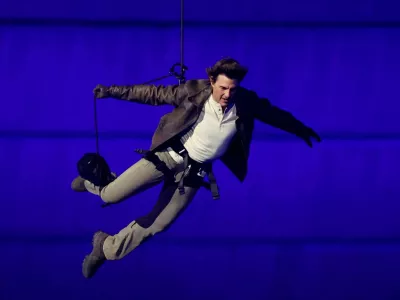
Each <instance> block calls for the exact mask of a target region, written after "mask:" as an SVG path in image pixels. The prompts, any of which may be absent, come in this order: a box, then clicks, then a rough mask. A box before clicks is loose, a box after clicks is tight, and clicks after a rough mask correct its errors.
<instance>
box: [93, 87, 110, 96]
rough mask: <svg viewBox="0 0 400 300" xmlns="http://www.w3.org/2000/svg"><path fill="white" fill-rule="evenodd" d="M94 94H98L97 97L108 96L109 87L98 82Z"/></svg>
mask: <svg viewBox="0 0 400 300" xmlns="http://www.w3.org/2000/svg"><path fill="white" fill-rule="evenodd" d="M93 94H94V95H95V96H96V98H98V99H101V98H108V97H109V93H108V87H106V86H104V85H102V84H98V85H96V87H95V88H94V90H93Z"/></svg>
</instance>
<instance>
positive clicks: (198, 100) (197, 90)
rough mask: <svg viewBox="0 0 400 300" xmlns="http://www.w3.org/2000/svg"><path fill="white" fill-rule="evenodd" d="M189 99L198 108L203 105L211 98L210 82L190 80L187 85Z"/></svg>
mask: <svg viewBox="0 0 400 300" xmlns="http://www.w3.org/2000/svg"><path fill="white" fill-rule="evenodd" d="M185 88H186V91H187V94H188V99H189V101H190V102H192V103H193V104H194V105H196V106H200V105H201V104H203V103H204V102H205V101H206V100H207V99H208V97H210V95H211V92H212V88H211V84H210V82H209V81H208V80H206V79H202V80H189V81H187V82H186V83H185Z"/></svg>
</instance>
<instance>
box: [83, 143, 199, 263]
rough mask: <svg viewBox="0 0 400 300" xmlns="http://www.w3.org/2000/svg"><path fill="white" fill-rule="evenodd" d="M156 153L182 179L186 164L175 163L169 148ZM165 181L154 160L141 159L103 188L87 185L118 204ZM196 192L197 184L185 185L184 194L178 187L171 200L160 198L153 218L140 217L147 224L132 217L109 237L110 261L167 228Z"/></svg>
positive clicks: (106, 246)
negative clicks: (195, 185)
mask: <svg viewBox="0 0 400 300" xmlns="http://www.w3.org/2000/svg"><path fill="white" fill-rule="evenodd" d="M156 155H157V157H158V158H159V159H160V160H161V161H162V162H164V163H165V164H166V166H167V167H168V169H169V170H171V171H172V173H173V174H175V176H176V178H177V179H179V177H180V175H181V174H182V172H183V164H178V163H176V162H175V160H173V159H172V157H171V156H170V155H169V153H168V152H167V151H161V152H157V153H156ZM163 180H164V174H163V173H162V172H161V171H160V170H158V169H156V166H155V165H154V164H153V163H152V162H150V161H148V160H146V159H144V158H142V159H140V160H139V161H138V162H137V163H135V164H134V165H132V166H131V167H130V168H128V169H127V170H126V171H125V172H124V173H122V174H121V175H119V176H118V177H117V178H116V179H115V180H114V181H113V182H111V183H110V184H109V185H107V186H106V187H104V188H102V189H101V190H100V188H99V187H97V186H94V185H93V184H92V183H90V182H89V181H85V187H86V189H87V190H88V191H89V192H91V193H93V194H96V195H98V196H100V197H101V199H102V200H103V201H104V202H106V203H118V202H121V201H123V200H125V199H127V198H128V197H131V196H133V195H137V194H138V193H140V192H143V191H145V190H147V189H148V188H151V187H153V186H155V185H157V184H159V183H161V182H163ZM197 191H198V188H197V187H188V186H185V193H184V194H183V195H181V194H180V193H179V191H178V190H177V189H176V190H173V191H172V192H171V196H169V197H167V198H169V199H165V198H166V197H165V196H164V197H160V199H159V200H158V202H157V204H156V205H155V207H154V209H153V211H152V212H150V214H149V216H150V217H147V216H144V217H142V218H141V219H142V220H150V223H149V222H147V223H148V224H147V225H146V226H143V224H140V223H141V222H139V221H138V220H133V221H131V222H130V223H129V224H128V225H127V226H126V227H125V228H123V229H122V230H121V231H120V232H119V233H117V234H115V235H110V236H109V237H107V239H106V240H105V242H104V245H103V251H104V254H105V256H106V258H107V259H108V260H116V259H121V258H123V257H124V256H126V255H127V254H129V253H130V252H131V251H132V250H134V249H135V248H136V247H137V246H139V245H140V243H141V242H142V241H143V240H144V239H145V238H147V237H149V236H153V235H154V234H156V233H158V232H160V231H162V230H164V229H166V227H167V226H168V225H170V224H171V223H172V222H173V221H174V220H175V218H176V217H177V215H178V214H179V213H180V212H181V211H182V209H184V208H185V207H186V205H187V204H188V203H189V202H190V201H191V200H192V199H193V197H194V196H195V195H196V193H197ZM143 223H146V222H143Z"/></svg>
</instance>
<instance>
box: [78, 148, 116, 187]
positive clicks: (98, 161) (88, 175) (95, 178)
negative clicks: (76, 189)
mask: <svg viewBox="0 0 400 300" xmlns="http://www.w3.org/2000/svg"><path fill="white" fill-rule="evenodd" d="M77 166H78V173H79V175H80V176H81V177H82V178H83V179H86V180H88V181H90V182H91V183H93V184H94V185H96V186H100V187H104V186H106V185H107V184H109V183H110V182H111V181H113V180H114V179H115V178H114V177H113V176H112V175H111V170H110V167H109V166H108V164H107V162H106V160H105V159H104V158H103V157H102V156H101V155H99V154H97V153H86V154H84V155H83V156H82V158H81V159H80V160H79V161H78V164H77Z"/></svg>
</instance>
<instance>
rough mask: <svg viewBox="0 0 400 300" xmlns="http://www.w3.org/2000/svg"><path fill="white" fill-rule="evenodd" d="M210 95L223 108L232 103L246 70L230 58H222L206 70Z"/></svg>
mask: <svg viewBox="0 0 400 300" xmlns="http://www.w3.org/2000/svg"><path fill="white" fill-rule="evenodd" d="M206 71H207V75H208V77H209V79H210V82H211V86H212V88H213V89H212V90H213V91H212V95H213V98H214V100H215V101H217V102H218V103H219V104H220V105H221V106H222V107H223V108H225V107H227V106H228V104H229V103H230V102H232V101H233V99H234V96H235V94H236V91H237V89H238V87H239V85H240V83H241V82H242V80H243V79H244V77H245V76H246V74H247V68H246V67H244V66H241V65H240V64H239V62H238V61H236V60H234V59H232V58H224V59H221V60H219V61H217V62H216V63H215V65H214V66H212V67H210V68H207V70H206Z"/></svg>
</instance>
